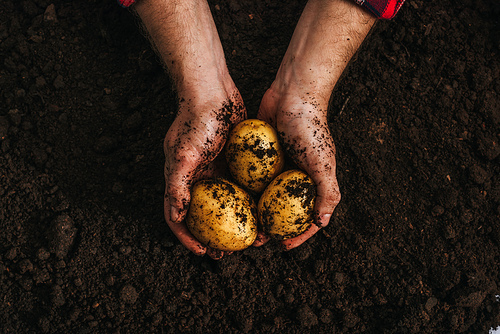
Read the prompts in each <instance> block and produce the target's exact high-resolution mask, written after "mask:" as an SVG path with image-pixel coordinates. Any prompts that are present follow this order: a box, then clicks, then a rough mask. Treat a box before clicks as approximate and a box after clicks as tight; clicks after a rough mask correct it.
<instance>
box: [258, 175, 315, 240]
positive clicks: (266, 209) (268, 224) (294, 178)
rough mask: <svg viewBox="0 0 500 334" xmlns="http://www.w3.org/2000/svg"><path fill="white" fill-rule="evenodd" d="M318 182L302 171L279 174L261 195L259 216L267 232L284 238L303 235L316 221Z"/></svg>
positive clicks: (276, 237) (278, 237) (275, 236)
mask: <svg viewBox="0 0 500 334" xmlns="http://www.w3.org/2000/svg"><path fill="white" fill-rule="evenodd" d="M315 201H316V185H315V184H314V181H313V180H312V179H311V178H310V177H309V176H308V175H307V174H306V173H304V172H302V171H300V170H289V171H286V172H283V173H282V174H280V175H278V177H276V178H275V179H274V180H273V181H272V182H271V183H270V184H269V186H267V188H266V190H264V193H263V194H262V196H261V198H260V200H259V205H258V215H259V222H260V224H261V227H262V230H263V231H264V233H266V234H268V235H269V236H271V237H273V238H275V239H278V240H285V239H289V238H293V237H296V236H298V235H299V234H302V233H303V232H304V231H305V230H306V229H307V228H308V227H309V226H310V225H311V223H312V222H313V221H314V214H313V213H314V204H315Z"/></svg>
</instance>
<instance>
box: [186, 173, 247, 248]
mask: <svg viewBox="0 0 500 334" xmlns="http://www.w3.org/2000/svg"><path fill="white" fill-rule="evenodd" d="M256 211H257V210H256V205H255V202H254V201H253V199H252V197H250V195H249V194H248V193H247V192H245V191H244V190H243V189H241V188H240V187H239V186H237V185H236V184H234V183H232V182H230V181H227V180H225V179H222V178H217V179H210V180H202V181H199V182H197V183H196V184H195V185H194V186H193V189H192V190H191V202H190V204H189V211H188V213H187V216H186V225H187V227H188V229H189V231H191V233H192V234H193V235H194V237H195V238H196V239H198V240H199V241H200V242H201V243H203V244H205V245H207V246H209V247H211V248H215V249H218V250H222V251H239V250H242V249H245V248H247V247H249V246H250V245H252V243H253V242H254V241H255V238H256V237H257V212H256Z"/></svg>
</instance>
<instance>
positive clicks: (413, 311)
mask: <svg viewBox="0 0 500 334" xmlns="http://www.w3.org/2000/svg"><path fill="white" fill-rule="evenodd" d="M210 4H211V8H212V12H213V15H214V19H215V21H216V24H217V27H218V31H219V34H220V36H221V40H222V44H223V46H224V50H225V52H226V58H227V62H228V67H229V69H230V72H231V74H232V76H233V79H234V81H235V83H236V85H237V86H238V88H239V89H240V92H241V94H242V96H243V99H244V101H245V104H246V106H247V108H248V110H249V117H255V116H256V113H257V110H258V106H259V104H260V99H261V98H262V96H263V94H264V92H265V91H266V89H267V88H268V87H269V86H270V84H271V82H272V80H273V78H274V76H275V74H276V71H277V69H278V66H279V64H280V62H281V58H282V56H283V55H284V52H285V50H286V48H287V45H288V42H289V40H290V38H291V35H292V33H293V29H294V26H295V24H296V22H297V20H298V17H299V15H300V12H301V10H302V8H303V6H304V5H305V1H304V0H300V1H264V0H257V1H251V2H248V3H245V2H238V1H229V0H221V1H210ZM499 17H500V7H499V3H498V1H495V0H477V1H471V0H464V1H459V2H457V1H450V0H443V1H436V2H433V3H430V2H424V1H420V0H414V1H407V3H406V4H405V5H404V6H403V8H402V10H401V11H400V13H399V14H398V15H397V17H396V18H395V19H394V20H393V21H381V22H379V23H378V24H377V26H376V27H375V28H374V31H373V34H372V35H371V36H370V37H369V38H368V39H367V40H366V42H365V44H364V45H363V46H362V49H361V50H360V52H359V53H358V54H357V56H356V58H355V59H354V60H353V62H352V64H351V65H350V67H349V69H348V70H347V72H346V73H345V76H344V77H343V79H342V80H341V81H340V82H339V84H338V85H337V87H336V89H335V91H334V92H333V95H332V99H331V104H330V111H329V122H330V123H329V124H330V131H331V133H332V135H333V138H334V140H335V144H336V147H337V161H338V167H337V170H338V179H339V183H340V187H341V191H342V201H341V203H340V204H339V205H338V207H337V209H336V210H335V212H334V214H333V216H332V219H331V222H330V224H329V225H328V226H327V227H326V228H324V229H322V230H321V231H320V232H319V233H318V234H317V235H316V236H315V237H314V238H312V239H311V240H310V241H308V242H307V243H306V244H304V245H302V246H300V247H298V248H297V249H294V250H291V251H289V252H283V251H281V249H280V248H279V247H278V245H277V244H276V243H273V242H271V243H269V244H267V245H265V246H263V247H260V248H253V247H251V248H248V249H246V250H244V251H242V252H236V253H233V254H232V255H230V256H224V258H223V259H222V260H220V261H213V260H211V259H210V258H209V257H207V256H205V257H203V258H200V257H196V256H195V255H193V254H191V253H189V252H188V251H187V250H186V249H184V248H183V247H182V245H180V243H179V242H178V241H177V239H176V238H175V237H174V236H173V234H172V233H171V232H170V230H169V229H168V227H167V225H166V223H165V222H164V220H163V208H162V205H163V202H162V199H163V190H164V189H163V187H164V181H163V164H164V161H163V152H162V142H163V138H164V135H165V133H166V132H167V129H168V127H169V125H170V124H171V123H172V121H173V120H174V118H175V115H176V110H177V99H176V96H175V93H174V92H173V91H172V88H171V83H170V82H169V79H168V76H167V75H166V74H165V72H164V71H163V69H162V66H161V64H160V63H159V61H158V59H157V57H156V56H155V54H154V52H153V50H152V49H151V47H150V45H149V44H148V41H147V39H146V38H145V37H144V36H143V35H142V34H141V31H140V29H139V28H138V25H137V23H136V22H135V21H134V17H133V15H132V14H131V13H130V12H128V11H127V10H124V9H121V8H120V7H119V6H118V5H117V4H116V2H115V1H112V0H109V1H108V0H106V1H96V0H90V1H63V0H57V1H56V0H55V1H49V0H22V1H17V0H4V1H2V2H1V5H0V105H1V107H0V332H1V333H32V332H36V333H93V332H96V333H137V332H141V331H142V332H159V333H226V332H229V333H282V332H286V333H305V332H314V333H486V332H487V331H488V329H489V328H491V327H492V326H498V325H500V312H499V306H500V304H499V302H498V300H497V297H496V296H497V295H499V288H498V285H499V283H500V277H499V263H500V261H499V259H500V252H499V242H500V217H499V216H500V179H499V175H500V166H499V159H500V137H499V134H500V133H499V129H500V127H499V122H500V114H499V112H500V108H499V105H500V102H499V101H500V100H499V94H500V61H499V60H500V57H499V40H500V31H499V22H498V18H499Z"/></svg>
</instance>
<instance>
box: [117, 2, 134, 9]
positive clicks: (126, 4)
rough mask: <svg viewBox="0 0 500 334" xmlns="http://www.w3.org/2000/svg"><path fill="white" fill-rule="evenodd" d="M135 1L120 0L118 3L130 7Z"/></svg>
mask: <svg viewBox="0 0 500 334" xmlns="http://www.w3.org/2000/svg"><path fill="white" fill-rule="evenodd" d="M134 3H135V0H118V4H119V5H120V6H122V7H125V8H127V7H130V6H132V5H133V4H134Z"/></svg>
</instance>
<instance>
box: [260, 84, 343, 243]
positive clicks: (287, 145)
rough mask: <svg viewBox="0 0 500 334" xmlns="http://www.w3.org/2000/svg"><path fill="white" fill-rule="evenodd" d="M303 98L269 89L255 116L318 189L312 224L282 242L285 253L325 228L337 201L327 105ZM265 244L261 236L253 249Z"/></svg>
mask: <svg viewBox="0 0 500 334" xmlns="http://www.w3.org/2000/svg"><path fill="white" fill-rule="evenodd" d="M305 96H306V95H301V94H293V93H291V92H290V93H285V94H280V93H278V92H276V91H275V90H274V89H273V88H271V89H269V90H268V91H267V92H266V94H265V95H264V97H263V99H262V102H261V105H260V109H259V114H258V118H259V119H262V120H264V121H266V122H268V123H270V124H271V125H273V126H274V127H275V128H276V130H277V131H278V134H279V137H280V141H281V142H282V144H283V147H284V149H285V152H286V154H287V155H288V156H289V157H291V158H292V159H293V160H294V162H295V163H296V164H297V166H298V167H299V168H301V169H302V170H304V171H305V172H306V173H307V174H309V175H310V176H311V178H312V179H313V180H314V182H315V183H316V186H317V190H316V191H317V197H316V204H315V208H314V214H315V221H314V224H312V225H311V226H310V227H309V228H308V229H307V230H306V231H305V232H304V233H302V234H301V235H299V236H297V237H294V238H291V239H288V240H284V241H281V244H282V246H283V248H284V249H286V250H289V249H292V248H295V247H297V246H299V245H301V244H302V243H303V242H304V241H306V240H307V239H309V238H310V237H311V236H313V235H314V234H315V233H316V232H318V231H319V229H320V228H322V227H325V226H326V225H328V223H329V221H330V217H331V215H332V213H333V210H334V209H335V207H336V206H337V204H338V203H339V201H340V191H339V185H338V183H337V178H336V174H335V171H336V162H335V145H334V143H333V139H332V136H331V135H330V130H329V128H328V124H327V117H326V107H327V105H323V104H321V103H319V101H315V100H314V99H313V98H312V97H305ZM267 240H268V237H267V236H265V235H263V234H262V233H261V234H260V235H259V238H258V241H257V242H256V243H255V244H254V245H255V246H260V245H262V244H264V243H265V242H266V241H267Z"/></svg>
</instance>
